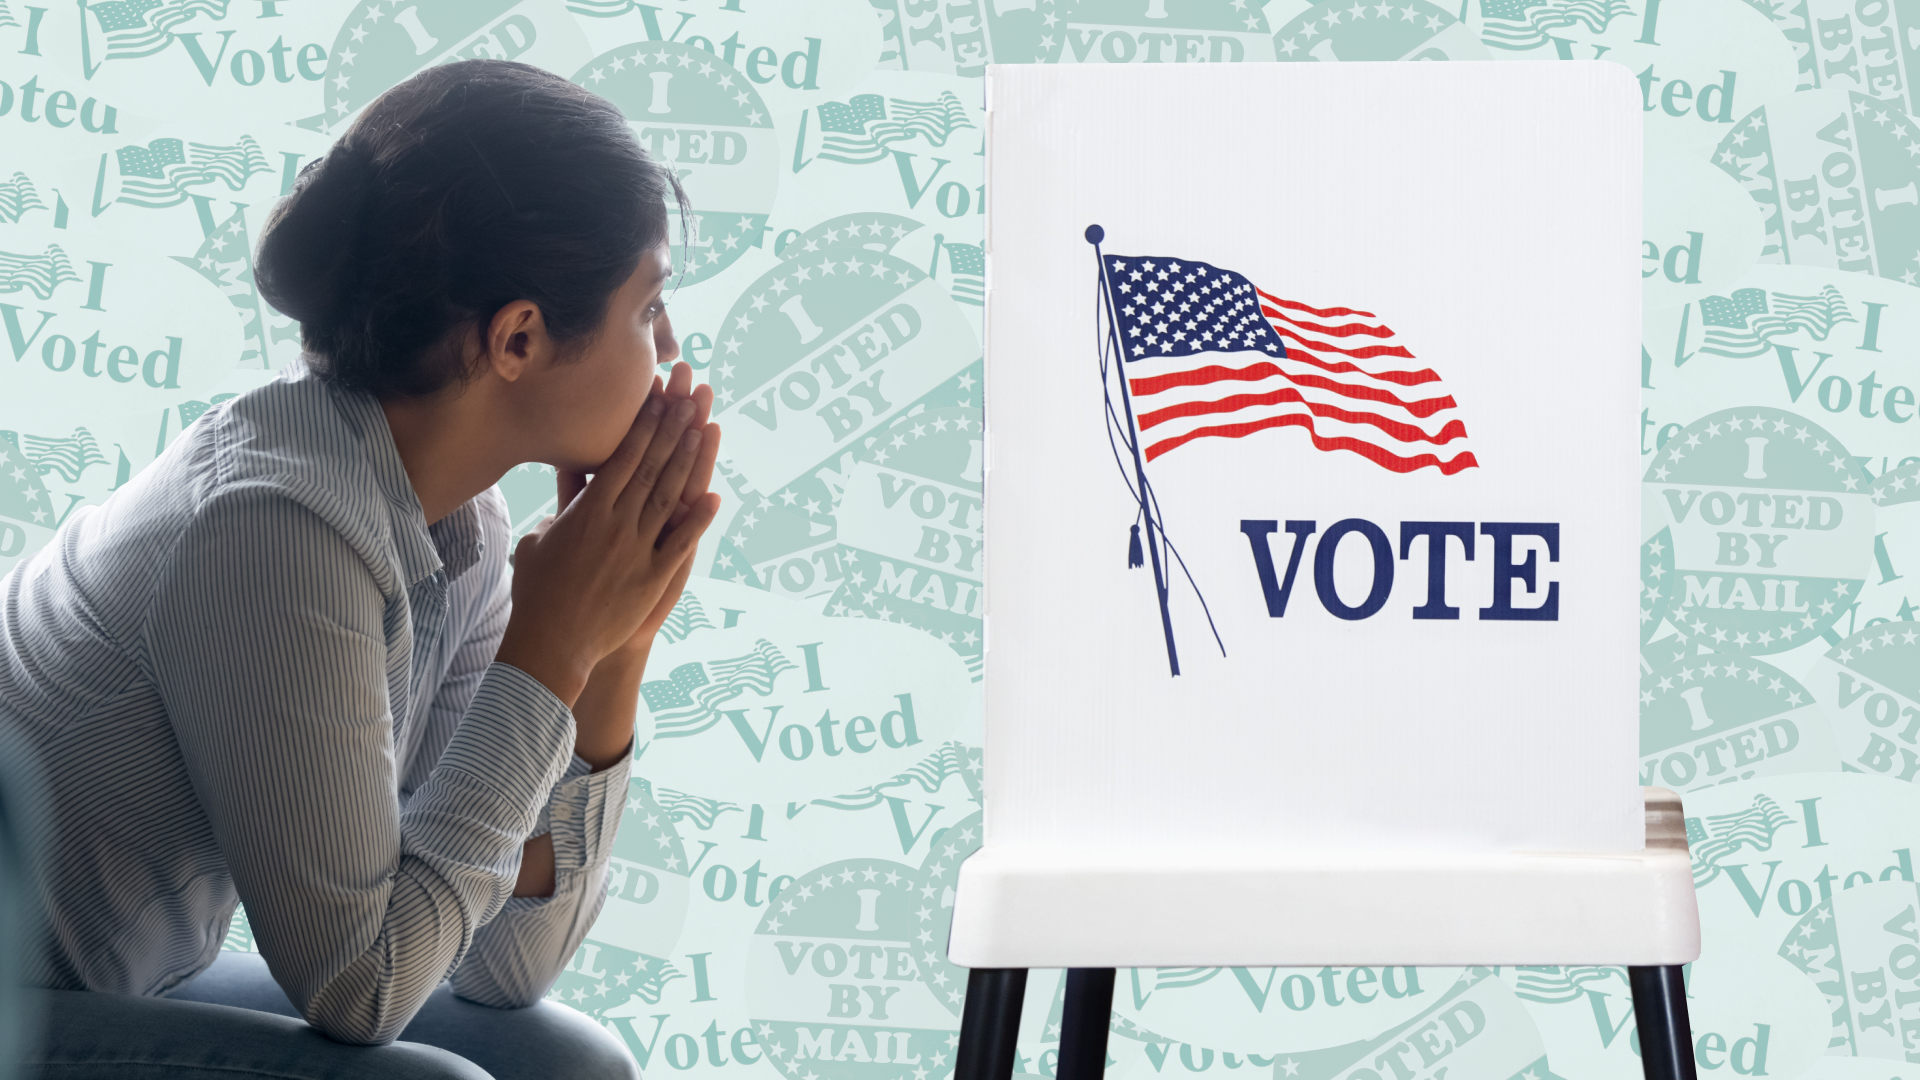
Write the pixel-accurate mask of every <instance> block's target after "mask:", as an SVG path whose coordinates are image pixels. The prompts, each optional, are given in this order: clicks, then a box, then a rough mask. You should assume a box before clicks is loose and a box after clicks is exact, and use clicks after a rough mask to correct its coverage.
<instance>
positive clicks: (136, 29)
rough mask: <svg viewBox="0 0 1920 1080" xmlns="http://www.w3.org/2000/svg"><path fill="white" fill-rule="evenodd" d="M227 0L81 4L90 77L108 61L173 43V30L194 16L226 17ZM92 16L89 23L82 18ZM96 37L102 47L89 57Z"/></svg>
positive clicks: (149, 52) (102, 0)
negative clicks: (95, 55)
mask: <svg viewBox="0 0 1920 1080" xmlns="http://www.w3.org/2000/svg"><path fill="white" fill-rule="evenodd" d="M229 2H230V0H95V2H92V3H88V2H87V0H82V2H81V5H80V7H81V11H82V18H81V20H80V26H81V36H82V42H83V44H84V45H85V46H86V47H87V48H86V52H87V56H86V63H87V67H88V69H89V70H88V72H87V74H88V75H89V77H91V75H92V74H93V71H94V70H97V69H98V68H99V66H100V65H101V64H104V63H106V62H107V61H109V60H127V59H134V58H137V57H141V56H152V55H153V54H154V53H157V52H159V51H160V50H162V49H164V48H166V47H167V46H168V45H171V44H172V43H173V28H174V27H176V26H179V25H180V24H181V23H183V22H186V21H187V20H189V19H191V18H193V17H194V16H196V15H202V14H204V15H207V16H210V17H212V18H215V19H224V18H226V17H227V4H228V3H229ZM87 14H91V15H92V16H93V18H92V19H87V18H85V17H84V16H85V15H87ZM96 35H97V36H98V41H99V44H100V47H101V51H100V54H99V56H98V59H97V60H96V59H94V57H93V56H92V53H93V51H94V49H93V42H94V40H95V37H96Z"/></svg>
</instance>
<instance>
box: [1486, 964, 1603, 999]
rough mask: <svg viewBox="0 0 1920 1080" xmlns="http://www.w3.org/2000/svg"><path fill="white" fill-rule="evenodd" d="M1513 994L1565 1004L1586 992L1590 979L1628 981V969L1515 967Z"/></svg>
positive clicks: (1524, 997) (1597, 980) (1593, 980)
mask: <svg viewBox="0 0 1920 1080" xmlns="http://www.w3.org/2000/svg"><path fill="white" fill-rule="evenodd" d="M1513 974H1514V986H1513V996H1515V997H1517V998H1523V999H1525V1000H1527V1001H1538V1002H1540V1003H1541V1004H1543V1005H1565V1004H1567V1003H1568V1002H1572V1001H1579V1000H1580V999H1581V998H1582V997H1584V996H1586V992H1587V991H1586V987H1587V984H1588V983H1593V982H1606V981H1608V980H1610V979H1613V978H1616V977H1617V978H1618V979H1619V980H1620V985H1621V987H1622V988H1624V987H1626V985H1627V971H1626V969H1625V968H1617V967H1516V968H1514V969H1513Z"/></svg>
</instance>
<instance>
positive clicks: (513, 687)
mask: <svg viewBox="0 0 1920 1080" xmlns="http://www.w3.org/2000/svg"><path fill="white" fill-rule="evenodd" d="M573 741H574V720H573V710H572V709H569V708H567V705H566V703H565V702H563V701H561V700H560V699H559V698H558V697H556V696H554V693H553V691H551V690H549V689H547V687H546V684H544V683H542V682H541V681H540V680H538V679H536V678H534V677H533V676H531V675H529V674H527V673H526V672H524V671H522V670H520V669H519V668H517V667H514V666H513V665H511V664H504V663H501V662H500V661H498V660H496V661H494V662H493V663H491V664H489V665H487V670H486V673H485V674H484V675H482V676H481V679H480V686H479V687H478V688H477V689H476V690H475V691H474V694H473V699H472V701H471V702H470V703H469V704H468V706H467V713H466V715H465V716H464V717H462V718H461V721H460V724H459V726H458V727H456V728H455V729H454V732H453V738H451V739H449V740H448V742H447V746H446V749H445V750H443V751H442V752H441V755H440V761H439V763H438V764H437V765H436V766H435V767H436V768H451V769H457V770H459V771H460V772H462V773H464V774H466V775H467V776H468V777H470V778H472V779H474V780H478V781H481V782H483V783H485V784H487V785H488V786H491V787H493V788H494V789H495V790H496V791H497V792H498V793H499V794H500V795H502V796H504V797H505V798H506V800H507V802H508V803H509V804H510V805H514V806H524V807H526V808H527V810H528V811H529V812H530V813H538V812H539V807H540V806H541V804H542V803H543V802H544V801H546V799H544V798H543V795H546V794H547V793H549V792H551V791H552V790H553V788H554V785H555V783H556V782H557V781H558V780H559V778H560V775H561V773H562V771H563V770H564V769H566V768H567V764H568V763H567V760H566V755H568V754H569V753H570V751H569V749H568V748H569V747H571V746H572V745H573Z"/></svg>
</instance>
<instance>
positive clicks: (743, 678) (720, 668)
mask: <svg viewBox="0 0 1920 1080" xmlns="http://www.w3.org/2000/svg"><path fill="white" fill-rule="evenodd" d="M792 670H794V664H793V661H791V660H788V659H787V658H786V657H785V656H782V655H781V654H780V650H779V649H776V648H774V646H773V644H772V643H771V642H769V641H767V640H766V639H765V638H761V639H760V640H759V641H756V642H754V646H753V651H752V652H750V653H747V654H746V655H745V656H736V657H734V658H732V659H731V660H709V661H707V662H706V663H705V664H702V663H700V662H699V661H697V660H696V661H694V662H692V663H688V664H681V665H680V666H679V667H677V668H674V669H673V671H672V672H670V673H669V674H668V675H667V677H666V678H664V679H654V680H651V681H649V682H643V683H641V684H640V698H641V700H643V701H645V702H646V703H647V711H648V712H650V713H652V714H653V725H654V737H655V738H660V739H680V738H686V737H687V736H690V735H698V734H700V733H701V732H703V731H705V730H707V729H708V728H710V727H712V726H713V725H715V724H717V723H719V722H720V706H721V705H724V704H726V703H727V702H729V701H732V700H733V699H734V698H737V697H739V696H740V695H741V694H744V693H746V692H747V691H748V690H752V691H753V692H754V693H756V694H758V695H760V696H761V697H766V696H767V695H768V694H771V693H773V681H774V679H776V678H778V677H779V675H780V673H781V672H783V671H792Z"/></svg>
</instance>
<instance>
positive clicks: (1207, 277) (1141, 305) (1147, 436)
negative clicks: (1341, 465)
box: [1086, 225, 1480, 675]
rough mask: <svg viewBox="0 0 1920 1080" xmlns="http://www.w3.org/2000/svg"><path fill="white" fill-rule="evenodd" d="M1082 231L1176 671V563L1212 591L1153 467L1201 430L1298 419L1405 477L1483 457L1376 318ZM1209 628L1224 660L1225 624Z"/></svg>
mask: <svg viewBox="0 0 1920 1080" xmlns="http://www.w3.org/2000/svg"><path fill="white" fill-rule="evenodd" d="M1086 237H1087V242H1088V243H1090V244H1092V245H1093V249H1094V258H1095V261H1096V265H1097V270H1096V275H1097V276H1096V282H1097V297H1098V299H1097V301H1096V303H1095V305H1094V306H1095V319H1096V323H1097V330H1096V332H1097V333H1098V335H1099V341H1100V348H1099V365H1100V382H1101V390H1102V393H1103V394H1104V395H1105V396H1106V415H1107V428H1108V431H1107V434H1108V438H1109V441H1110V443H1111V445H1112V446H1113V452H1114V458H1115V464H1117V465H1118V466H1119V467H1120V471H1121V474H1122V475H1123V476H1125V477H1126V478H1127V486H1128V488H1129V489H1130V491H1131V493H1132V495H1133V497H1134V502H1135V504H1136V506H1137V508H1138V509H1137V511H1136V513H1135V517H1134V524H1133V530H1132V539H1131V542H1130V543H1129V545H1128V556H1127V565H1128V566H1129V567H1135V566H1140V565H1142V564H1143V562H1144V561H1146V556H1143V554H1142V550H1143V545H1142V544H1141V536H1140V532H1141V529H1142V528H1143V527H1144V528H1145V530H1146V543H1145V545H1144V550H1145V552H1146V554H1147V556H1150V557H1151V562H1152V564H1153V581H1154V588H1155V591H1156V592H1157V593H1158V598H1159V601H1160V626H1161V631H1162V632H1163V633H1164V634H1165V636H1166V641H1167V663H1168V666H1169V667H1170V668H1172V671H1173V674H1175V675H1178V674H1180V659H1179V655H1178V652H1177V651H1176V649H1175V647H1174V640H1173V620H1172V617H1171V615H1170V614H1169V612H1168V609H1167V594H1168V586H1167V583H1168V581H1169V580H1171V578H1172V576H1173V567H1174V566H1175V565H1178V566H1179V568H1180V572H1181V573H1182V574H1183V575H1184V576H1185V577H1186V579H1187V583H1188V584H1189V585H1190V586H1193V591H1194V594H1195V596H1196V597H1198V598H1199V600H1200V606H1201V609H1202V610H1203V611H1206V610H1207V608H1206V598H1205V597H1203V596H1199V593H1200V589H1199V586H1198V585H1195V584H1194V582H1193V575H1192V574H1191V573H1190V572H1188V571H1187V567H1186V562H1185V560H1184V559H1182V558H1181V557H1180V553H1179V550H1178V549H1177V548H1175V547H1174V546H1173V543H1172V541H1170V540H1169V539H1167V534H1166V523H1165V522H1164V521H1162V520H1161V518H1160V505H1159V501H1158V499H1157V498H1156V497H1155V496H1154V491H1153V484H1152V482H1151V481H1150V480H1148V478H1147V471H1146V466H1147V463H1149V462H1151V461H1154V460H1155V459H1157V458H1159V457H1161V456H1163V455H1165V454H1168V453H1171V452H1172V451H1174V450H1177V449H1179V448H1180V447H1182V446H1185V445H1187V444H1188V443H1191V442H1194V441H1196V440H1199V439H1243V438H1246V437H1247V436H1249V435H1253V434H1254V433H1256V432H1261V431H1266V430H1269V429H1274V428H1300V429H1302V431H1304V433H1305V434H1306V437H1307V440H1308V443H1309V444H1310V445H1311V446H1312V448H1313V449H1315V450H1321V451H1333V450H1340V451H1347V452H1351V453H1354V454H1358V455H1360V456H1361V457H1363V458H1365V459H1367V460H1368V461H1371V462H1373V463H1374V464H1375V465H1378V466H1380V467H1381V468H1383V469H1387V470H1389V471H1392V472H1396V473H1409V472H1414V471H1416V470H1419V469H1428V468H1431V469H1434V470H1436V471H1438V472H1439V473H1440V474H1442V475H1445V476H1452V475H1454V474H1456V473H1459V472H1460V471H1462V470H1464V469H1470V468H1475V467H1477V466H1478V465H1479V464H1480V463H1479V462H1478V461H1477V460H1475V459H1474V456H1473V452H1472V451H1471V450H1469V449H1467V447H1466V438H1467V428H1466V424H1465V423H1464V422H1463V421H1462V420H1461V419H1460V418H1459V417H1458V416H1457V415H1455V411H1454V410H1455V402H1454V400H1453V397H1452V395H1450V394H1448V393H1447V392H1446V390H1445V389H1444V388H1443V387H1442V386H1441V384H1440V376H1439V375H1438V374H1437V373H1435V372H1434V370H1433V369H1432V368H1429V367H1423V366H1421V365H1420V363H1419V361H1418V360H1416V359H1415V358H1414V355H1413V352H1412V351H1411V350H1410V349H1408V348H1407V347H1406V345H1405V344H1404V343H1402V342H1401V341H1400V340H1399V338H1398V337H1396V336H1395V335H1394V332H1393V330H1392V329H1391V328H1390V327H1388V326H1387V324H1386V323H1385V322H1383V321H1382V320H1381V319H1380V317H1379V316H1377V315H1375V314H1373V313H1372V312H1370V311H1364V310H1361V309H1358V308H1350V307H1344V306H1339V305H1329V306H1324V307H1322V306H1315V305H1312V304H1306V303H1303V302H1300V301H1297V300H1288V299H1283V298H1282V297H1279V296H1276V295H1275V294H1273V293H1270V292H1267V291H1266V290H1264V289H1261V288H1259V287H1258V286H1256V285H1255V284H1254V283H1253V282H1252V281H1251V280H1249V279H1248V278H1247V277H1246V276H1245V275H1243V274H1239V273H1235V272H1234V271H1232V270H1224V269H1221V268H1220V267H1218V266H1214V265H1212V264H1211V263H1205V262H1200V261H1197V260H1193V259H1175V258H1168V257H1166V256H1140V255H1111V254H1107V253H1105V252H1103V251H1102V250H1101V249H1100V242H1101V241H1102V240H1104V239H1105V238H1106V231H1105V230H1104V229H1102V228H1101V227H1100V226H1098V225H1090V226H1088V227H1087V232H1086ZM1116 388H1117V393H1116ZM1116 398H1117V399H1118V407H1117V408H1116V405H1115V399H1116ZM1123 449H1124V451H1125V452H1124V453H1123V452H1122V451H1123ZM1129 456H1130V457H1131V459H1132V460H1131V461H1130V462H1129V461H1128V460H1126V459H1127V457H1129ZM1129 465H1131V468H1129V467H1128V466H1129ZM1207 622H1208V625H1209V626H1211V625H1212V622H1213V616H1212V613H1211V612H1210V611H1208V612H1207ZM1213 636H1214V641H1215V643H1216V644H1219V645H1220V651H1221V654H1222V655H1225V653H1226V645H1225V643H1224V642H1221V641H1220V633H1219V631H1218V629H1215V630H1214V635H1213Z"/></svg>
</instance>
